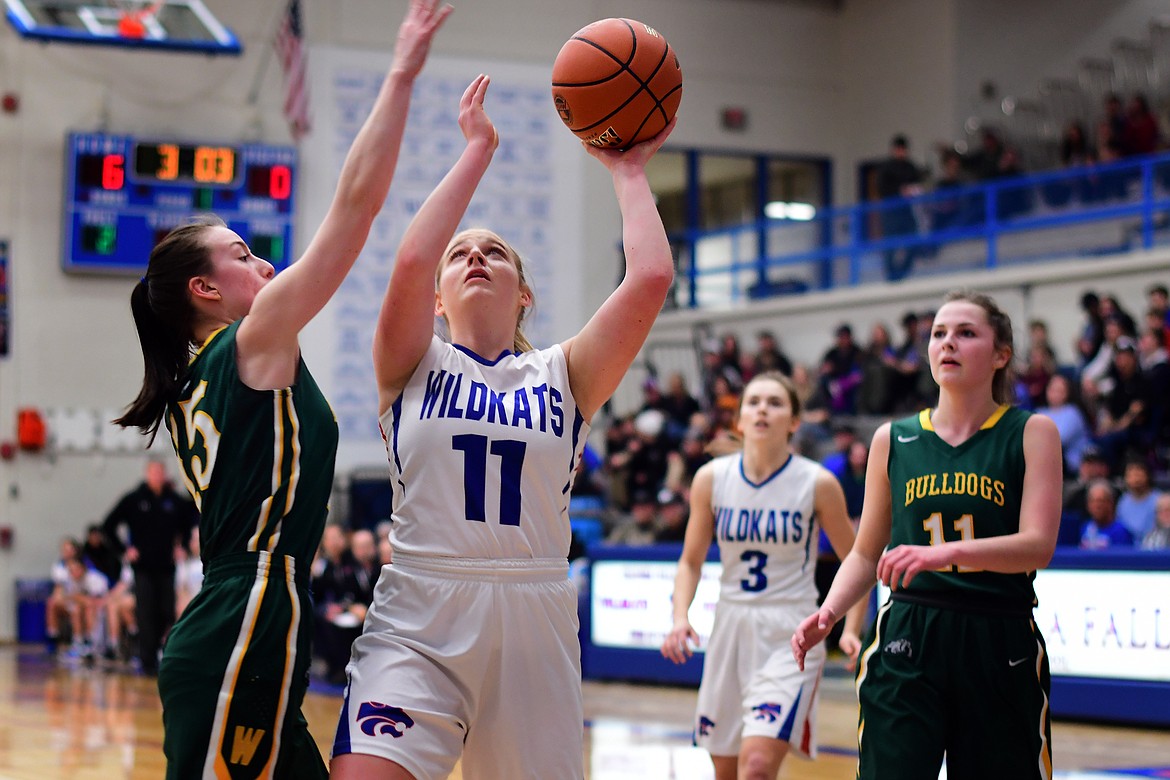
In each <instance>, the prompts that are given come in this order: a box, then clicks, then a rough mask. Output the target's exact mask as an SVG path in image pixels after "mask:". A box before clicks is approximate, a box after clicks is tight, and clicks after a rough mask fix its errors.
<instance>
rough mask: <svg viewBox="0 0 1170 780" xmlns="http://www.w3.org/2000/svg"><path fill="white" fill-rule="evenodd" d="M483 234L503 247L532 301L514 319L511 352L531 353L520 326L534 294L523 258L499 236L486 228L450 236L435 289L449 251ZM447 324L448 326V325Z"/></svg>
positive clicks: (531, 348) (469, 229) (531, 305)
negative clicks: (470, 237)
mask: <svg viewBox="0 0 1170 780" xmlns="http://www.w3.org/2000/svg"><path fill="white" fill-rule="evenodd" d="M484 234H486V235H488V236H491V237H492V238H494V239H495V240H496V241H498V242H499V243H500V245H501V246H502V247H504V251H505V252H506V253H507V255H508V259H509V260H511V261H512V264H513V265H515V266H516V272H517V274H519V276H520V289H521V290H525V291H527V292H528V296H529V298H530V299H531V300H532V303H531V304H530V305H528V306H526V307H522V308H521V309H520V315H519V316H518V317H517V318H516V331H515V333H514V334H513V335H512V349H513V351H515V352H531V351H532V350H534V349H535V347H533V346H532V343H531V342H529V341H528V337H527V336H525V335H524V330H523V328H522V326H523V324H524V320H525V319H526V318H527V317H528V313H529V312H530V311H531V310H532V309H533V308H534V307H535V305H536V293H535V292H534V291H533V289H532V286H531V285H529V284H528V274H527V273H525V270H524V258H522V257H521V256H520V253H519V252H517V251H516V250H515V249H513V248H512V245H511V244H509V243H508V242H507V241H505V240H504V239H503V238H501V237H500V235H499V234H498V233H496V232H495V231H493V230H488V229H487V228H467V229H465V230H461V231H459V232H458V233H456V234H455V235H454V236H452V238H451V240H450V241H449V242H447V248H446V249H444V250H443V260H442V262H440V263H439V267H438V268H437V269H435V289H436V290H437V289H438V287H439V276H440V275H441V274H442V273H443V269H444V268H446V267H447V262H448V261H449V260H450V259H451V250H452V249H454V248H455V246H456V245H458V244H459V243H461V242H462V241H464V240H466V239H467V237H468V236H472V235H484ZM446 319H447V318H446V316H444V317H443V320H444V322H446ZM447 324H448V326H450V323H447Z"/></svg>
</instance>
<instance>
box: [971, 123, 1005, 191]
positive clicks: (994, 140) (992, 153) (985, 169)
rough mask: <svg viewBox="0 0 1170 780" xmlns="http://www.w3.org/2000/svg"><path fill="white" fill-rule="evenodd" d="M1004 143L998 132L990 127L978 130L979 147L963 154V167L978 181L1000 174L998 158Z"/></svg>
mask: <svg viewBox="0 0 1170 780" xmlns="http://www.w3.org/2000/svg"><path fill="white" fill-rule="evenodd" d="M1003 152H1004V143H1003V140H1002V139H1001V138H1000V137H999V133H997V132H996V131H995V130H993V129H991V128H990V127H985V128H983V129H982V130H980V131H979V148H978V149H976V150H975V151H973V152H970V153H969V154H966V155H964V156H963V167H964V168H966V169H967V170H968V171H970V172H971V175H972V176H974V178H975V179H976V180H978V181H987V180H988V179H994V178H996V177H998V176H1000V175H1002V167H1001V165H1000V159H1001V158H1002V157H1003Z"/></svg>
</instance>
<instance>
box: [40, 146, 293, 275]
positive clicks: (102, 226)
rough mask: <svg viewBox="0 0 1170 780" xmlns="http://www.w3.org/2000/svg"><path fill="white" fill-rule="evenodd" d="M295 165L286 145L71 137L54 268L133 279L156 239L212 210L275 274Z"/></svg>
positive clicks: (289, 242) (286, 234)
mask: <svg viewBox="0 0 1170 780" xmlns="http://www.w3.org/2000/svg"><path fill="white" fill-rule="evenodd" d="M296 169H297V155H296V149H295V148H294V147H291V146H267V145H264V144H243V145H231V144H214V143H186V142H180V141H169V140H163V141H159V140H139V139H137V138H134V137H132V136H128V135H106V134H104V133H75V134H72V135H70V136H69V138H68V141H67V148H66V160H65V178H66V181H65V208H64V241H63V252H62V265H63V267H64V269H65V270H66V271H70V272H82V273H115V274H117V273H122V274H129V275H135V276H138V275H141V274H142V273H144V272H145V270H146V264H147V260H148V259H149V257H150V250H151V249H153V248H154V245H155V244H157V243H158V241H159V240H160V239H161V238H162V237H163V236H165V235H166V234H167V233H168V232H169V231H170V230H171V229H172V228H174V227H177V226H178V225H182V224H184V223H186V222H187V221H188V220H189V219H190V218H191V217H192V216H195V215H198V214H202V213H208V212H211V213H214V214H216V215H217V216H219V217H220V218H221V219H223V221H224V222H226V223H227V226H228V227H229V228H231V229H232V230H234V231H235V232H236V233H238V234H239V235H240V237H241V238H243V239H244V241H246V242H247V243H248V246H249V247H250V248H251V250H252V251H253V252H254V253H255V254H256V255H257V256H258V257H262V258H264V259H265V260H268V261H269V262H270V263H272V265H273V266H275V267H276V270H277V271H280V270H281V269H283V268H285V267H287V266H288V264H289V262H290V261H291V260H292V259H293V258H292V256H291V252H292V250H293V235H292V224H293V214H294V208H293V207H294V197H293V196H294V193H295V191H296Z"/></svg>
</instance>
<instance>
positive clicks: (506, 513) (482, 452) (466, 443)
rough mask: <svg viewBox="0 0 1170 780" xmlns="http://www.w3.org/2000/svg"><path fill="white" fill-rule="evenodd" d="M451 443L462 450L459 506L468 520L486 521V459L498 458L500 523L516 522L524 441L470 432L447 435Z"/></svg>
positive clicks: (518, 508)
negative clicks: (461, 493)
mask: <svg viewBox="0 0 1170 780" xmlns="http://www.w3.org/2000/svg"><path fill="white" fill-rule="evenodd" d="M451 446H452V447H454V448H455V449H457V450H459V451H461V452H462V453H463V509H464V512H465V513H466V516H467V519H468V520H474V521H476V522H480V523H486V522H487V508H486V503H487V502H486V499H485V494H486V493H487V459H488V454H489V452H490V453H491V455H493V456H495V457H498V458H499V459H500V525H520V474H521V472H522V471H523V470H524V451H525V449H526V448H527V446H528V445H527V444H525V443H524V442H522V441H516V440H515V439H495V440H493V441H489V440H488V437H486V436H480V435H479V434H474V433H464V434H460V435H458V436H452V437H451Z"/></svg>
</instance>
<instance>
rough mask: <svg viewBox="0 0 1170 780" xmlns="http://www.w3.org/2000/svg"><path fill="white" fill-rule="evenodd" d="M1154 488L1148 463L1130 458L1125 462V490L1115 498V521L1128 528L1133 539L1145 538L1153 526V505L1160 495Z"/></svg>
mask: <svg viewBox="0 0 1170 780" xmlns="http://www.w3.org/2000/svg"><path fill="white" fill-rule="evenodd" d="M1161 495H1162V493H1161V492H1160V491H1157V490H1154V483H1153V478H1152V475H1151V474H1150V464H1148V463H1146V462H1145V461H1144V460H1141V459H1138V458H1131V459H1130V460H1129V461H1127V462H1126V464H1125V491H1124V492H1123V493H1122V494H1121V497H1120V498H1119V499H1117V521H1118V522H1119V523H1121V524H1122V525H1124V526H1125V527H1126V528H1127V529H1129V532H1130V534H1132V535H1133V538H1134V539H1135V540H1137V539H1143V538H1145V536H1146V534H1148V533H1149V532H1150V531H1152V530H1153V528H1154V513H1155V509H1154V506H1155V504H1156V503H1157V501H1158V497H1159V496H1161Z"/></svg>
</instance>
